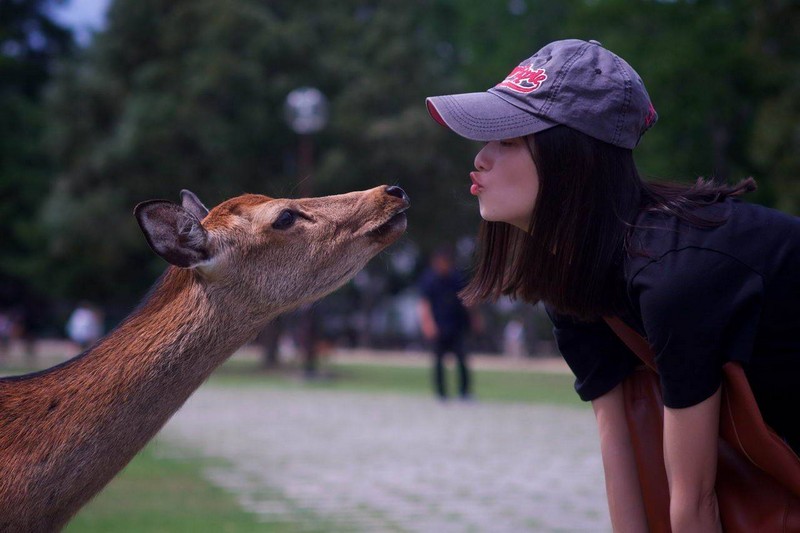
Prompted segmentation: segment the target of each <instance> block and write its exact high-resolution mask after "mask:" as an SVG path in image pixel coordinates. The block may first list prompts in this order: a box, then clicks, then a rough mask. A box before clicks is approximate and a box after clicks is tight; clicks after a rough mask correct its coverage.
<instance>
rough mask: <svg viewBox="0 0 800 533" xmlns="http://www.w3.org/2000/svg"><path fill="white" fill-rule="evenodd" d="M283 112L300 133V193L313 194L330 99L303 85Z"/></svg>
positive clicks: (310, 327)
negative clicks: (318, 142) (317, 140)
mask: <svg viewBox="0 0 800 533" xmlns="http://www.w3.org/2000/svg"><path fill="white" fill-rule="evenodd" d="M284 115H285V117H286V122H287V123H288V124H289V127H290V128H292V131H294V132H295V133H296V134H297V173H298V180H299V182H298V192H299V194H300V196H302V197H308V196H311V195H312V194H313V190H314V187H313V181H312V178H311V175H312V171H313V167H314V138H313V135H314V134H315V133H317V132H319V131H321V130H322V129H323V128H324V127H325V125H326V124H327V122H328V101H327V99H326V98H325V95H324V94H322V92H321V91H320V90H319V89H316V88H314V87H300V88H297V89H295V90H293V91H292V92H290V93H289V94H288V95H287V96H286V104H285V107H284ZM313 309H314V308H313V307H312V306H306V307H304V308H301V310H300V313H299V314H300V316H299V319H300V339H301V340H300V342H301V345H302V350H303V356H304V372H305V375H306V377H315V376H316V374H317V351H316V340H317V335H316V328H315V322H316V321H315V319H314V318H315V317H314V311H313Z"/></svg>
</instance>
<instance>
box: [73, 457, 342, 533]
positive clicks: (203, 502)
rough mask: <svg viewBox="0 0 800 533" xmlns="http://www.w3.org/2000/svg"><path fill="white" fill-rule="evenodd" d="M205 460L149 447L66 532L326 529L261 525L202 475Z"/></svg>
mask: <svg viewBox="0 0 800 533" xmlns="http://www.w3.org/2000/svg"><path fill="white" fill-rule="evenodd" d="M209 464H210V462H209V461H207V460H201V459H196V458H189V457H181V456H180V455H177V454H174V453H171V454H165V453H164V449H163V445H161V444H160V443H159V442H157V441H156V442H154V443H151V444H150V445H148V446H147V447H146V448H145V449H144V450H143V451H142V452H141V453H140V454H139V455H137V456H136V457H135V458H134V460H133V461H131V463H130V464H129V465H128V466H127V467H126V468H125V470H123V471H122V473H120V474H119V475H118V476H117V477H116V478H114V480H113V481H112V482H111V483H110V484H109V485H108V486H107V487H106V488H105V489H104V490H103V491H102V492H101V493H100V494H98V495H97V497H96V498H95V499H94V500H92V501H91V502H90V503H89V505H87V506H86V507H84V508H83V509H82V510H81V511H80V512H79V513H78V514H77V515H76V516H75V518H74V519H73V520H72V521H71V522H70V523H69V525H68V526H67V528H66V529H65V530H64V531H65V532H66V533H94V532H97V533H117V532H126V533H127V532H130V533H201V532H209V533H211V532H214V533H216V532H219V533H245V532H263V533H296V532H299V531H303V532H309V531H320V532H322V531H325V530H326V527H325V524H324V523H322V522H320V523H319V525H318V526H317V527H314V526H313V525H309V524H313V520H314V519H313V517H309V516H306V515H304V516H303V517H302V518H303V520H302V524H303V525H302V529H300V526H298V525H295V524H291V523H285V522H263V521H259V520H258V519H257V518H256V516H255V515H252V514H250V513H247V512H245V511H244V510H242V508H241V507H239V505H238V504H237V503H236V502H235V501H234V499H233V496H231V495H230V494H228V493H226V492H225V491H224V490H222V489H220V488H218V487H216V486H214V485H212V484H211V483H210V482H209V481H207V480H206V479H205V478H204V477H203V474H202V469H203V468H204V467H206V466H208V465H209Z"/></svg>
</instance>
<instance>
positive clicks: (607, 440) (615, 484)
mask: <svg viewBox="0 0 800 533" xmlns="http://www.w3.org/2000/svg"><path fill="white" fill-rule="evenodd" d="M592 408H594V414H595V417H596V418H597V427H598V430H599V432H600V451H601V453H602V456H603V470H604V471H605V477H606V494H607V496H608V510H609V513H610V514H611V526H612V527H613V528H614V531H615V532H617V533H620V532H635V533H639V532H646V531H647V516H646V515H645V510H644V502H643V501H642V490H641V487H640V486H639V476H638V474H637V472H636V462H635V460H634V457H633V447H632V446H631V438H630V432H629V431H628V422H627V421H626V419H625V406H624V403H623V396H622V385H617V386H616V387H614V388H613V389H612V390H611V391H609V392H607V393H606V394H604V395H603V396H600V397H599V398H597V399H595V400H592Z"/></svg>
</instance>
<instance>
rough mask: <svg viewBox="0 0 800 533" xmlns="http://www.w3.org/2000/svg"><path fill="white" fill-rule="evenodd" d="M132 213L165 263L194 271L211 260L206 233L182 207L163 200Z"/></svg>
mask: <svg viewBox="0 0 800 533" xmlns="http://www.w3.org/2000/svg"><path fill="white" fill-rule="evenodd" d="M200 205H202V204H200ZM133 212H134V214H135V215H136V220H137V221H138V222H139V226H140V227H141V228H142V232H143V233H144V236H145V237H146V238H147V243H148V244H149V245H150V248H152V249H153V251H154V252H155V253H157V254H158V255H160V256H161V257H162V258H163V259H164V260H166V261H167V262H168V263H170V264H172V265H175V266H178V267H182V268H193V267H196V266H198V265H200V264H203V263H206V262H207V261H208V260H209V259H210V258H211V254H210V252H209V247H208V232H207V231H206V230H205V228H203V225H202V224H201V223H200V220H198V218H197V217H196V216H195V215H194V214H192V213H191V212H189V211H188V210H186V209H184V208H183V207H180V206H178V205H175V204H173V203H171V202H168V201H166V200H150V201H147V202H142V203H140V204H139V205H137V206H136V208H135V209H134V211H133Z"/></svg>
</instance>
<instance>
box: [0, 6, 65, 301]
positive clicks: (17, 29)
mask: <svg viewBox="0 0 800 533" xmlns="http://www.w3.org/2000/svg"><path fill="white" fill-rule="evenodd" d="M51 3H52V2H48V1H46V0H9V1H3V2H1V3H0V228H2V229H3V237H2V239H0V307H3V306H6V305H10V304H11V303H19V300H21V299H27V298H29V297H30V296H31V295H30V288H29V286H28V284H27V283H26V282H25V280H26V279H27V278H28V277H29V276H30V274H31V270H30V263H31V258H32V257H33V256H34V255H35V254H36V252H37V250H38V249H39V247H40V246H41V245H42V244H43V237H42V235H41V234H40V232H39V228H38V226H37V225H36V224H35V219H36V216H35V214H36V211H37V209H38V206H39V205H40V202H41V201H42V198H43V197H45V196H46V194H47V192H48V187H49V179H48V177H49V173H50V171H51V166H50V165H49V164H48V162H47V159H46V157H45V152H44V149H43V146H42V142H41V137H42V130H43V128H44V123H45V119H46V117H45V115H44V113H43V112H42V107H41V93H42V90H43V87H44V84H45V83H46V81H47V80H48V79H49V76H50V72H51V69H52V66H53V63H54V61H55V60H56V59H57V58H60V57H64V56H65V55H66V54H68V53H69V51H70V49H71V46H72V37H71V34H70V32H69V31H67V30H66V29H64V28H62V27H60V26H59V25H58V24H56V23H55V22H54V21H53V20H52V18H51V17H50V16H49V14H48V11H47V10H48V8H49V6H50V5H51Z"/></svg>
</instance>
